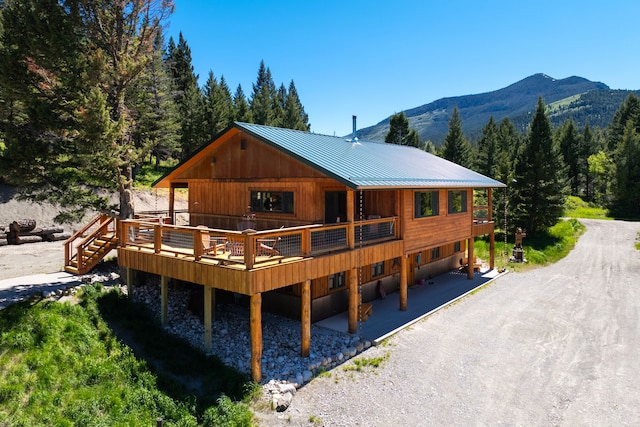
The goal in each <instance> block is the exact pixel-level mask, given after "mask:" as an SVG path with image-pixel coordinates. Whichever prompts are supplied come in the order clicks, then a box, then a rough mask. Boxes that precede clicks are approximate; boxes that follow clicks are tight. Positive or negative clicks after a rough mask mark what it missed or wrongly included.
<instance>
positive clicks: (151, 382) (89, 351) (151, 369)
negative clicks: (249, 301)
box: [0, 287, 256, 426]
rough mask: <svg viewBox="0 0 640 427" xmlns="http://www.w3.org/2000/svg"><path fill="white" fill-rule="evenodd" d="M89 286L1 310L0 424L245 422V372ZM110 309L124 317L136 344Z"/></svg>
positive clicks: (248, 418) (250, 389) (248, 393)
mask: <svg viewBox="0 0 640 427" xmlns="http://www.w3.org/2000/svg"><path fill="white" fill-rule="evenodd" d="M90 289H92V290H91V291H89V292H87V294H86V295H85V296H84V297H83V300H82V303H81V305H72V304H70V303H58V302H52V301H35V300H34V301H30V302H24V303H19V304H13V305H11V306H10V307H8V308H6V309H4V310H2V311H0V378H2V381H0V425H2V426H32V425H55V426H76V425H82V426H114V425H127V426H138V425H139V426H150V425H155V421H156V419H157V418H158V417H161V418H162V419H163V420H164V425H165V426H199V425H202V426H217V425H230V426H250V425H251V423H252V414H251V412H250V410H249V409H248V407H247V405H246V404H245V403H243V402H238V401H235V399H238V400H241V399H246V400H248V399H251V398H252V397H254V396H255V394H256V386H255V385H254V384H252V383H250V382H249V381H248V380H247V378H245V377H244V376H243V375H241V374H239V373H237V372H235V371H233V370H230V369H229V368H225V367H224V366H223V365H222V364H221V363H220V362H219V361H218V360H217V359H215V358H209V357H206V356H205V355H204V354H202V353H201V352H198V351H197V350H194V349H192V348H191V347H189V346H188V345H187V344H186V343H184V342H181V341H180V340H176V339H175V338H172V337H171V336H168V335H166V334H164V333H163V331H162V329H161V328H160V327H159V325H157V324H156V323H155V322H154V321H153V320H151V319H150V317H148V316H147V317H146V318H145V315H144V313H145V310H142V309H140V307H138V306H135V305H133V304H131V303H129V302H128V300H126V299H125V298H123V297H122V296H121V295H120V294H118V293H116V292H110V293H107V294H103V293H101V292H100V291H99V287H97V288H90ZM109 316H122V317H121V318H119V326H118V328H126V330H127V333H126V334H124V335H128V336H129V338H131V337H134V338H135V340H136V342H137V344H136V345H135V350H134V349H132V348H131V347H129V346H127V345H125V344H123V343H122V341H126V340H127V339H128V338H123V337H119V336H117V335H116V334H114V332H113V330H112V328H111V327H110V326H109V323H108V322H107V320H106V319H107V318H109ZM112 319H113V318H112ZM131 322H139V325H138V326H134V327H132V325H131ZM118 328H116V329H118ZM141 335H147V336H148V338H145V339H142V338H141ZM150 354H152V355H153V357H149V356H148V355H150ZM158 367H161V368H162V369H157V368H158ZM185 379H186V380H190V381H191V382H192V383H193V382H197V390H196V391H194V390H192V389H188V388H187V387H186V386H185V383H189V381H184V380H185ZM196 380H197V381H196ZM232 399H233V400H232Z"/></svg>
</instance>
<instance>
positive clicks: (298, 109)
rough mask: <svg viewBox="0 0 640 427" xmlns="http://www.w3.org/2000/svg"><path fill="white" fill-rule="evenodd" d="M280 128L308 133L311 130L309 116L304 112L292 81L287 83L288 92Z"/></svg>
mask: <svg viewBox="0 0 640 427" xmlns="http://www.w3.org/2000/svg"><path fill="white" fill-rule="evenodd" d="M282 127H284V128H287V129H296V130H302V131H309V130H310V129H311V125H310V124H309V116H308V115H307V113H306V112H305V111H304V107H303V106H302V103H301V102H300V98H299V96H298V90H297V89H296V85H295V83H294V82H293V80H291V83H289V91H288V93H287V97H286V99H285V102H284V121H283V123H282Z"/></svg>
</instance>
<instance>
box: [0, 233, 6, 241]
mask: <svg viewBox="0 0 640 427" xmlns="http://www.w3.org/2000/svg"><path fill="white" fill-rule="evenodd" d="M0 240H7V233H5V232H4V231H0Z"/></svg>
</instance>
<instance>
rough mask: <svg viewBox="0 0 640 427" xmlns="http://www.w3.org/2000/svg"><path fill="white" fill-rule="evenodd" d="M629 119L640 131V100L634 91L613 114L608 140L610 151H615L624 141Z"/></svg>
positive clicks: (637, 130)
mask: <svg viewBox="0 0 640 427" xmlns="http://www.w3.org/2000/svg"><path fill="white" fill-rule="evenodd" d="M629 120H631V122H632V123H633V126H634V128H635V130H636V132H640V100H638V97H637V96H635V95H634V94H633V93H630V94H629V96H628V97H627V99H625V101H624V102H623V103H622V105H621V106H620V108H619V109H618V111H616V113H615V115H614V116H613V121H612V124H611V127H610V128H609V138H608V141H607V147H608V150H609V152H610V153H612V152H614V151H615V150H616V148H617V147H618V145H619V143H620V141H622V138H623V137H624V133H625V131H626V127H627V123H628V122H629Z"/></svg>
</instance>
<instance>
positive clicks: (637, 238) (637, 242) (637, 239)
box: [636, 233, 640, 251]
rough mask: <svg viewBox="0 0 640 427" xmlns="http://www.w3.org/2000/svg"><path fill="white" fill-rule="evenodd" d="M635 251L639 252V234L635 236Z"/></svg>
mask: <svg viewBox="0 0 640 427" xmlns="http://www.w3.org/2000/svg"><path fill="white" fill-rule="evenodd" d="M636 249H637V250H639V251H640V233H638V235H637V236H636Z"/></svg>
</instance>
